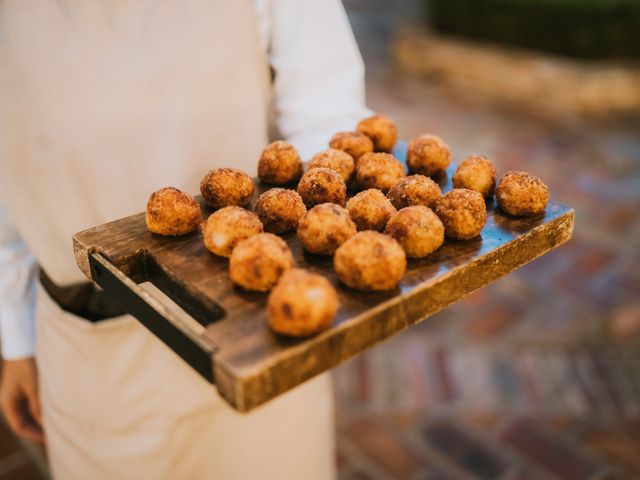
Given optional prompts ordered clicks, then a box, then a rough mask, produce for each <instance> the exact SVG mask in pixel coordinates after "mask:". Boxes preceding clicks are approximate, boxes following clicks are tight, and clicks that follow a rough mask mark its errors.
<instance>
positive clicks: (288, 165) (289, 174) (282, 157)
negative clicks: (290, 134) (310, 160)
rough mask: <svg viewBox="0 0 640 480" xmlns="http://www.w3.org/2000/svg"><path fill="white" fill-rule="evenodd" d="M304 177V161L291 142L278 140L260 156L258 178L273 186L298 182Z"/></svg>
mask: <svg viewBox="0 0 640 480" xmlns="http://www.w3.org/2000/svg"><path fill="white" fill-rule="evenodd" d="M301 176H302V160H300V155H298V152H297V151H296V149H295V148H294V147H293V145H291V144H290V143H289V142H285V141H284V140H277V141H275V142H273V143H271V144H270V145H268V146H267V147H266V148H265V149H264V150H263V151H262V155H260V161H259V162H258V177H260V180H262V181H263V182H265V183H270V184H272V185H286V184H289V183H294V182H297V181H298V179H299V178H300V177H301Z"/></svg>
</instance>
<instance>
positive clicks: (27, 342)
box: [0, 205, 37, 360]
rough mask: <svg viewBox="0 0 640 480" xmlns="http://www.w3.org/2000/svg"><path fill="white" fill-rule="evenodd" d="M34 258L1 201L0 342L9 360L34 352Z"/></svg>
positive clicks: (30, 354) (35, 269)
mask: <svg viewBox="0 0 640 480" xmlns="http://www.w3.org/2000/svg"><path fill="white" fill-rule="evenodd" d="M36 271H37V266H36V261H35V258H34V257H33V255H31V253H30V252H29V249H28V248H27V245H26V244H25V243H24V241H23V240H22V239H21V238H20V235H19V234H18V232H17V231H16V229H15V227H14V226H13V224H12V223H11V221H10V219H9V215H8V212H7V210H6V209H5V208H3V207H2V205H0V345H1V347H2V357H3V358H5V359H8V360H15V359H19V358H27V357H32V356H33V355H34V354H35V290H36Z"/></svg>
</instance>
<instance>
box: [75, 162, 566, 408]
mask: <svg viewBox="0 0 640 480" xmlns="http://www.w3.org/2000/svg"><path fill="white" fill-rule="evenodd" d="M396 154H397V155H398V156H399V157H401V158H403V157H404V151H403V150H400V151H398V152H396ZM453 171H454V166H452V167H451V168H450V170H449V172H448V175H445V176H443V178H441V179H439V180H440V183H441V186H442V187H443V190H445V191H446V190H449V189H450V188H451V185H450V181H449V179H450V176H451V174H452V173H453ZM265 188H268V187H264V186H261V187H260V188H259V189H258V190H259V191H262V190H264V189H265ZM487 208H488V218H487V223H486V225H485V227H484V229H483V232H482V236H481V237H480V238H477V239H474V240H470V241H451V240H447V241H446V243H445V245H443V247H441V248H440V249H439V250H438V251H437V252H435V253H434V254H432V255H430V256H429V257H427V258H423V259H419V260H409V262H408V269H407V274H406V275H405V277H404V278H403V280H402V282H401V283H400V285H399V286H398V288H397V289H395V290H393V291H390V292H380V293H365V292H358V291H355V290H351V289H349V288H347V287H345V286H343V285H341V284H340V283H339V281H338V279H337V277H336V275H335V273H334V271H333V266H332V259H331V258H328V257H319V256H315V255H309V254H306V253H304V252H303V251H302V249H301V245H300V243H299V242H298V240H297V238H296V237H295V234H290V235H287V236H286V237H285V239H286V241H287V243H288V244H289V245H290V247H291V249H292V251H293V254H294V257H295V259H296V263H297V265H298V266H300V267H304V268H308V269H309V270H312V271H315V272H318V273H321V274H323V275H325V276H326V277H327V278H328V279H329V280H330V281H331V282H332V284H333V285H334V286H335V287H336V289H337V291H338V294H339V296H340V301H341V308H340V310H339V312H338V315H337V318H336V321H335V324H334V326H333V328H331V329H330V330H327V331H325V332H323V333H322V334H320V335H317V336H315V337H312V338H309V339H304V340H292V339H286V338H282V337H279V336H277V335H275V334H273V333H271V331H270V330H269V329H268V327H267V325H266V321H265V319H266V315H265V305H266V298H267V295H266V294H262V293H252V292H244V291H242V290H240V289H238V288H236V287H234V286H233V284H232V283H231V281H230V279H229V276H228V272H227V269H228V261H227V260H226V259H223V258H220V257H216V256H215V255H213V254H211V253H209V252H208V251H207V250H206V249H205V248H204V245H203V242H202V235H201V233H200V232H199V231H198V232H194V233H193V234H191V235H188V236H185V237H181V238H167V237H161V236H158V235H154V234H151V233H149V232H148V231H147V229H146V227H145V224H144V214H142V213H141V214H138V215H134V216H131V217H128V218H124V219H121V220H118V221H115V222H111V223H108V224H105V225H101V226H99V227H96V228H93V229H90V230H87V231H84V232H81V233H79V234H78V235H76V236H75V237H74V249H75V252H76V257H77V259H78V264H79V266H80V268H81V269H82V270H83V271H84V272H85V274H86V275H87V276H88V277H89V278H92V277H91V271H90V269H89V261H88V258H89V255H90V254H91V253H92V252H98V253H100V254H101V255H103V256H104V257H105V258H107V259H108V260H109V261H111V262H112V264H113V265H114V266H115V267H117V268H118V269H120V270H121V271H122V272H123V273H124V274H126V275H129V276H130V277H131V278H132V279H133V280H134V281H135V282H142V281H145V280H149V281H152V282H154V283H155V284H156V285H157V286H158V287H159V288H160V289H161V290H163V291H165V292H166V293H168V294H169V295H170V296H171V297H172V298H174V299H176V302H177V303H178V304H180V305H182V306H183V307H185V309H186V310H187V311H188V312H190V313H191V314H192V316H194V317H195V318H196V319H197V320H198V321H199V322H200V324H202V325H205V330H204V337H206V339H207V341H208V345H212V346H215V352H214V353H212V362H213V372H214V374H213V378H210V380H212V381H213V380H214V379H215V384H216V386H217V388H218V391H219V392H220V394H221V395H222V396H223V397H224V398H225V399H226V400H227V401H228V402H229V403H230V404H231V405H232V406H234V407H235V408H236V409H238V410H240V411H248V410H251V409H252V408H255V407H257V406H259V405H261V404H262V403H264V402H266V401H268V400H270V399H272V398H274V397H276V396H278V395H280V394H282V393H284V392H285V391H287V390H289V389H291V388H293V387H295V386H297V385H299V384H300V383H302V382H304V381H306V380H308V379H309V378H311V377H313V376H314V375H317V374H319V373H321V372H323V371H325V370H327V369H329V368H331V367H333V366H335V365H337V364H338V363H340V362H341V361H343V360H345V359H347V358H349V357H351V356H353V355H355V354H357V353H358V352H361V351H362V350H364V349H366V348H368V347H370V346H372V345H374V344H375V343H377V342H380V341H381V340H383V339H385V338H387V337H389V336H390V335H393V334H394V333H396V332H398V331H401V330H403V329H405V328H407V327H409V326H410V325H412V324H414V323H416V322H419V321H421V320H424V319H425V318H427V317H428V316H429V315H432V314H434V313H436V312H437V311H439V310H441V309H443V308H444V307H446V306H447V305H449V304H451V303H452V302H455V301H457V300H459V299H461V298H463V297H464V296H465V295H467V294H469V293H470V292H472V291H473V290H476V289H477V288H480V287H482V286H484V285H487V284H488V283H491V282H492V281H494V280H496V279H498V278H500V277H501V276H504V275H506V274H507V273H509V272H510V271H512V270H514V269H516V268H518V267H519V266H521V265H524V264H525V263H527V262H529V261H531V260H533V259H535V258H536V257H538V256H540V255H542V254H544V253H545V252H547V251H548V250H550V249H552V248H554V247H557V246H558V245H561V244H562V243H564V242H566V241H567V240H569V238H570V237H571V234H572V231H573V223H574V212H573V210H572V209H570V208H568V207H564V206H562V205H559V204H557V203H554V202H550V203H549V205H548V207H547V209H546V212H545V213H544V215H540V216H537V217H529V218H513V217H509V216H507V215H505V214H503V213H501V212H500V211H498V210H497V209H496V207H495V205H494V204H493V202H489V203H488V205H487ZM210 213H211V211H210V210H209V209H208V208H207V207H205V206H203V219H204V218H206V216H208V215H209V214H210ZM167 321H169V320H167ZM201 334H202V332H198V335H201ZM165 341H166V340H165ZM167 343H168V344H169V345H170V346H172V345H171V342H167Z"/></svg>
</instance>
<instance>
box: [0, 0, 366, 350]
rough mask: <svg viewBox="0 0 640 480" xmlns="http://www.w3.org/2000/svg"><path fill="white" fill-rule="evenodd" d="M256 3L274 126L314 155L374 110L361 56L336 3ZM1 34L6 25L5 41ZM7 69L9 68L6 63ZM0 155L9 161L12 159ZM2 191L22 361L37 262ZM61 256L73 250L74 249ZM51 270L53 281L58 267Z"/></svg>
mask: <svg viewBox="0 0 640 480" xmlns="http://www.w3.org/2000/svg"><path fill="white" fill-rule="evenodd" d="M20 1H22V0H7V2H6V3H7V4H9V3H10V2H20ZM135 1H136V0H134V4H135ZM253 5H254V12H255V14H256V20H257V21H256V24H257V28H258V32H257V33H258V37H259V39H260V43H261V47H262V48H263V49H264V51H265V53H266V55H265V56H266V58H268V63H269V64H270V66H271V67H272V68H273V70H274V72H275V80H274V82H273V85H272V93H273V102H274V110H275V123H276V125H277V127H278V130H279V131H280V133H281V135H282V137H283V138H286V139H288V140H289V141H291V142H292V143H293V144H294V145H295V146H296V148H297V149H298V150H299V152H300V154H301V156H302V157H303V158H304V159H308V158H309V157H310V156H311V155H312V154H313V153H315V152H317V151H319V150H321V149H323V148H326V145H327V142H328V139H329V138H330V136H331V135H332V134H333V133H335V132H336V131H339V130H352V129H353V128H354V127H355V124H356V122H357V120H358V119H360V118H362V117H364V116H366V115H368V114H369V111H368V110H367V109H366V108H365V107H364V66H363V63H362V59H361V57H360V54H359V52H358V49H357V45H356V43H355V40H354V38H353V34H352V32H351V30H350V27H349V23H348V20H347V18H346V15H345V13H344V10H343V8H342V5H341V4H340V2H339V1H337V0H254V1H253ZM82 12H83V10H82V9H78V10H77V11H76V10H73V14H74V15H75V18H74V21H75V22H82V20H83V18H82ZM1 16H2V10H1V9H0V17H1ZM0 20H1V18H0ZM5 27H6V26H5ZM39 28H42V26H40V27H39ZM2 35H3V31H2V24H1V23H0V43H2ZM0 59H1V57H0ZM101 60H102V61H104V59H101ZM1 68H6V67H3V65H2V63H1V62H0V69H1ZM9 68H10V67H9ZM86 68H87V69H89V68H91V65H86ZM0 73H3V72H1V71H0ZM210 88H215V86H210ZM191 94H192V95H193V96H194V97H195V98H196V99H197V98H198V96H199V95H201V94H203V92H201V91H198V89H197V88H195V89H194V91H193V92H192V93H191ZM0 100H1V98H0ZM0 108H2V107H1V106H0ZM60 108H65V106H64V105H61V106H60ZM211 128H215V126H214V125H212V126H211ZM2 135H3V132H2V131H0V156H1V155H2V154H3V153H4V154H5V155H6V154H7V152H6V151H4V152H3V150H2V145H1V143H2ZM0 160H2V161H8V162H10V161H11V158H5V159H2V158H0ZM256 160H257V159H256ZM251 173H253V172H251ZM2 195H3V192H0V334H1V337H0V340H1V345H2V355H3V357H4V358H7V359H16V358H24V357H29V356H32V355H33V354H34V349H35V339H34V336H35V333H34V332H35V328H34V310H35V308H34V303H35V295H34V291H35V282H36V278H35V271H36V259H35V258H34V256H33V255H32V254H31V253H30V249H29V247H28V246H27V244H26V243H25V242H24V241H23V240H22V238H21V235H20V232H19V230H20V229H19V228H17V227H16V225H15V222H13V221H12V220H11V214H12V212H11V211H10V209H8V208H6V207H3V205H5V206H6V205H7V203H8V202H6V201H5V199H3V198H2ZM91 226H92V225H86V227H87V228H88V227H91ZM38 233H40V232H38ZM41 234H42V235H46V234H47V232H46V231H42V232H41ZM70 243H71V239H69V244H70ZM60 255H71V251H70V249H69V250H67V251H64V252H60ZM50 273H51V274H53V275H52V277H53V278H54V280H55V279H56V275H55V274H56V272H55V271H53V272H50ZM60 276H61V278H67V277H65V276H64V275H62V274H60ZM60 276H59V278H60Z"/></svg>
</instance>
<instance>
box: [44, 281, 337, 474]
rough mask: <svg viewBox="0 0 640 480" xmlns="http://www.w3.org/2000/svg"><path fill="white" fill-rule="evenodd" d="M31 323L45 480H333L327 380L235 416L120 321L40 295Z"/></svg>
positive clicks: (130, 322)
mask: <svg viewBox="0 0 640 480" xmlns="http://www.w3.org/2000/svg"><path fill="white" fill-rule="evenodd" d="M37 317H38V322H37V327H38V331H37V333H38V335H37V339H38V347H37V352H38V364H39V365H41V367H42V368H43V369H46V371H53V372H57V373H58V374H57V375H56V376H51V375H45V376H43V377H42V379H41V386H40V388H41V394H42V400H43V402H44V405H45V429H46V433H47V437H48V441H49V455H50V458H51V467H52V470H53V473H54V476H55V478H57V479H63V480H74V479H79V480H86V479H92V480H102V479H104V480H114V479H132V480H133V479H135V480H144V479H150V480H151V479H154V480H160V479H193V480H197V479H224V480H236V479H238V480H245V479H254V478H260V479H265V480H269V479H278V480H280V479H284V480H286V479H292V480H299V479H305V480H314V479H318V480H326V479H330V478H334V476H335V472H334V462H333V435H334V432H333V408H332V395H331V386H330V385H331V384H330V378H329V376H328V374H325V375H322V376H320V377H317V378H316V379H314V380H312V381H310V382H307V383H305V384H304V385H302V386H300V387H298V388H297V389H295V390H293V391H292V392H289V393H288V394H285V395H283V396H282V397H280V398H278V399H277V400H274V401H272V402H270V403H268V404H266V405H265V406H263V407H262V408H259V409H258V410H256V411H254V412H252V413H250V414H247V415H243V414H239V413H237V412H236V411H234V410H232V409H231V408H230V407H228V406H227V404H226V403H224V402H223V401H222V400H221V399H220V397H219V396H218V395H217V394H216V392H215V390H214V389H213V388H212V387H211V385H209V384H208V383H207V382H205V381H204V380H203V379H201V378H200V377H199V376H198V375H197V374H196V373H194V372H193V370H192V369H191V368H190V367H189V366H188V365H187V364H186V363H184V362H182V360H180V359H179V358H178V357H177V356H176V355H175V354H174V353H173V352H171V351H170V350H169V349H168V348H167V347H165V346H164V345H163V344H161V343H160V342H159V341H158V340H157V339H156V338H155V337H153V336H152V335H151V334H150V333H149V332H148V331H147V330H145V329H144V328H143V327H141V326H140V324H139V323H138V322H137V321H136V320H135V319H133V318H132V317H130V316H124V317H120V318H117V319H114V320H111V321H108V322H101V323H97V324H91V323H89V322H87V321H86V320H84V319H81V318H78V317H75V316H73V315H71V314H68V313H66V312H63V311H61V310H60V309H59V307H58V306H57V305H56V304H55V303H53V302H52V301H51V299H50V298H49V297H48V296H47V294H46V293H45V292H44V291H43V290H42V289H40V290H39V292H38V310H37Z"/></svg>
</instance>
